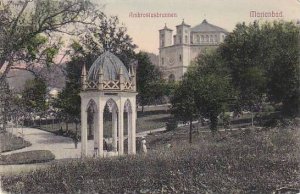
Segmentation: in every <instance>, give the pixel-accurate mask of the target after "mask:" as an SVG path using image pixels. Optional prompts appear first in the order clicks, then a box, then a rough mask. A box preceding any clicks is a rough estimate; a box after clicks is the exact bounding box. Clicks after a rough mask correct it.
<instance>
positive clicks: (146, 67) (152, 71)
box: [136, 52, 163, 112]
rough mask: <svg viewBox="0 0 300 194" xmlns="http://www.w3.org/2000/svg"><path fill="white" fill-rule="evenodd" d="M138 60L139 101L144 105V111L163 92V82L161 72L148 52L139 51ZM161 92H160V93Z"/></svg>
mask: <svg viewBox="0 0 300 194" xmlns="http://www.w3.org/2000/svg"><path fill="white" fill-rule="evenodd" d="M136 59H137V61H138V67H137V73H136V74H137V75H136V82H137V91H138V93H139V94H138V96H137V98H138V103H139V104H140V105H141V106H142V112H143V111H144V106H145V105H148V104H149V103H151V102H153V100H154V99H155V97H158V96H160V95H161V93H162V90H163V89H162V85H160V84H161V83H162V82H161V80H160V72H159V71H158V69H157V68H156V67H155V66H154V65H153V64H152V63H151V61H150V58H149V56H148V55H147V53H144V52H139V53H138V54H137V55H136ZM159 93H160V94H159Z"/></svg>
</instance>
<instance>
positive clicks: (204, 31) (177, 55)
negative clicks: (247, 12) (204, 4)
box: [159, 20, 228, 81]
mask: <svg viewBox="0 0 300 194" xmlns="http://www.w3.org/2000/svg"><path fill="white" fill-rule="evenodd" d="M227 34H228V32H227V31H226V30H225V29H223V28H220V27H218V26H215V25H213V24H210V23H208V22H207V20H203V21H202V23H201V24H199V25H196V26H195V27H191V26H190V25H188V24H186V23H185V22H184V21H182V23H181V24H180V25H177V26H176V34H175V35H173V30H172V29H170V28H168V27H167V26H166V25H165V27H164V28H163V29H161V30H159V68H160V70H161V71H162V73H163V78H164V79H166V80H169V81H173V80H180V79H181V78H182V76H183V74H184V73H185V72H186V71H187V67H188V66H189V65H190V63H191V62H192V61H193V60H194V59H195V58H196V57H197V56H198V55H199V54H200V53H203V52H204V51H205V50H207V49H209V48H217V46H218V45H219V44H220V43H222V42H223V41H224V39H225V37H226V35H227Z"/></svg>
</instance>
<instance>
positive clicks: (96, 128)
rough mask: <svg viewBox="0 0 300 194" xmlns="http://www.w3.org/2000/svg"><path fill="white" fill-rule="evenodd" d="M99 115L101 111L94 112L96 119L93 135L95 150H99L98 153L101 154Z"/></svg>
mask: <svg viewBox="0 0 300 194" xmlns="http://www.w3.org/2000/svg"><path fill="white" fill-rule="evenodd" d="M98 115H99V112H97V113H94V114H93V117H94V118H93V120H94V124H93V131H94V133H93V137H94V151H96V150H97V153H96V155H98V154H99V138H98V137H99V122H98V121H97V118H98Z"/></svg>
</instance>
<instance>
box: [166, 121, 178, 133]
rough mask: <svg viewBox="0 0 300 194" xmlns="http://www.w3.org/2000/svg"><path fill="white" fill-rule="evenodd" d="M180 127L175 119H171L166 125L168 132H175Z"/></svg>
mask: <svg viewBox="0 0 300 194" xmlns="http://www.w3.org/2000/svg"><path fill="white" fill-rule="evenodd" d="M177 127H178V122H177V120H176V119H174V118H170V119H169V120H168V122H167V123H166V129H167V131H172V130H175V129H176V128H177Z"/></svg>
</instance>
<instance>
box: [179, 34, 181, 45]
mask: <svg viewBox="0 0 300 194" xmlns="http://www.w3.org/2000/svg"><path fill="white" fill-rule="evenodd" d="M179 44H181V36H179Z"/></svg>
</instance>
